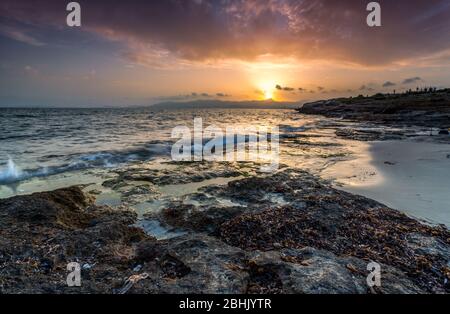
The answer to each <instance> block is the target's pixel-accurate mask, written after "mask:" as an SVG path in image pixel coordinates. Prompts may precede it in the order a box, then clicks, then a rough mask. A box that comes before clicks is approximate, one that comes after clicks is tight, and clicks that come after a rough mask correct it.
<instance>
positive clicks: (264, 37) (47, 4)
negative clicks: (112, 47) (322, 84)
mask: <svg viewBox="0 0 450 314" xmlns="http://www.w3.org/2000/svg"><path fill="white" fill-rule="evenodd" d="M79 2H80V4H81V8H82V25H83V26H82V27H81V28H80V29H79V30H77V31H88V32H94V33H96V34H98V35H100V36H102V37H104V38H106V39H109V40H114V41H119V42H122V43H123V44H124V46H125V50H127V53H125V54H123V55H124V56H128V57H129V58H134V59H136V60H140V62H143V63H146V64H148V65H149V66H152V65H153V64H154V61H153V59H155V58H156V59H157V58H159V57H161V56H163V57H165V58H168V57H170V58H173V59H174V60H177V61H179V62H184V61H196V62H209V61H211V60H224V59H227V60H244V61H253V60H257V59H258V58H260V57H261V56H268V55H269V56H273V57H274V58H283V57H293V58H296V59H297V60H334V61H336V62H343V63H352V64H359V65H364V66H378V65H387V64H393V63H396V62H399V61H404V60H414V59H417V58H419V57H425V56H428V55H430V54H435V53H438V52H441V51H445V50H448V49H449V48H450V32H448V27H449V20H450V6H448V5H445V3H446V0H445V1H444V0H427V1H423V0H396V1H387V0H380V4H381V6H382V8H383V17H382V19H383V27H381V28H378V29H376V30H374V29H373V28H370V27H367V26H366V25H365V20H366V16H367V11H366V10H365V6H364V5H362V4H361V1H360V0H348V1H335V0H310V1H298V0H280V1H276V0H269V1H260V0H234V1H225V0H224V1H217V0H202V1H200V0H192V1H191V0H171V1H141V0H129V1H119V0H109V1H106V0H98V1H87V0H80V1H79ZM38 4H39V5H38ZM65 4H66V3H64V2H61V1H60V0H41V1H39V2H36V1H25V0H2V1H1V3H0V18H3V19H8V20H10V21H14V22H17V23H23V24H28V25H39V26H45V27H47V26H50V27H53V28H54V29H64V28H65V17H66V14H67V12H66V11H65ZM406 7H407V8H408V9H407V10H405V8H406ZM436 8H439V10H437V9H436ZM106 12H107V13H106ZM3 33H5V32H3ZM6 36H9V37H10V38H15V39H16V40H19V41H22V42H27V43H29V44H33V45H40V44H43V43H42V42H40V41H39V40H37V39H35V37H34V36H33V34H31V33H23V32H9V33H7V34H6ZM249 42H251V43H252V44H251V45H249V44H248V43H249ZM155 52H156V53H155ZM161 53H162V54H161Z"/></svg>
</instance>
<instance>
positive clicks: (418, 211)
mask: <svg viewBox="0 0 450 314" xmlns="http://www.w3.org/2000/svg"><path fill="white" fill-rule="evenodd" d="M353 157H354V158H353V159H351V160H348V161H344V162H340V163H337V164H335V165H333V166H331V167H329V168H328V169H326V170H325V171H324V172H323V176H324V177H326V178H334V179H336V180H335V183H336V185H337V186H338V187H339V188H341V189H343V190H345V191H347V192H350V193H355V194H359V195H363V196H366V197H369V198H372V199H375V200H377V201H379V202H381V203H384V204H386V205H388V206H389V207H392V208H396V209H399V210H401V211H403V212H405V213H406V214H408V215H410V216H412V217H415V218H418V219H422V220H425V221H428V222H431V223H440V224H445V225H447V226H450V218H449V217H450V215H449V214H450V179H449V178H450V144H443V143H436V142H435V138H430V137H422V138H418V139H414V140H407V141H376V142H368V143H365V145H361V146H358V148H357V149H356V150H355V151H354V156H353Z"/></svg>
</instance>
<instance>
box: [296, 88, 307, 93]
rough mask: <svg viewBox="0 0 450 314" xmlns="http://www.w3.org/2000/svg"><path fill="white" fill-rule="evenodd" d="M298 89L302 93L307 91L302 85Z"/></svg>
mask: <svg viewBox="0 0 450 314" xmlns="http://www.w3.org/2000/svg"><path fill="white" fill-rule="evenodd" d="M298 91H299V92H300V93H305V92H306V91H307V90H306V89H304V88H302V87H299V88H298Z"/></svg>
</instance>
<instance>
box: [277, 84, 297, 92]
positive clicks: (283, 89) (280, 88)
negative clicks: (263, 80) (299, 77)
mask: <svg viewBox="0 0 450 314" xmlns="http://www.w3.org/2000/svg"><path fill="white" fill-rule="evenodd" d="M275 88H276V89H278V90H281V91H285V92H293V91H294V90H295V88H293V87H287V86H285V87H283V86H281V85H276V86H275Z"/></svg>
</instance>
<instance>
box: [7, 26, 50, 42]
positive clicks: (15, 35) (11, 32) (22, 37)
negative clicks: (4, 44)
mask: <svg viewBox="0 0 450 314" xmlns="http://www.w3.org/2000/svg"><path fill="white" fill-rule="evenodd" d="M0 34H1V35H3V36H6V37H8V38H11V39H13V40H16V41H19V42H22V43H25V44H28V45H31V46H37V47H39V46H44V45H45V44H44V43H43V42H41V41H39V40H38V39H36V38H34V37H32V36H30V35H28V34H27V33H26V32H25V31H23V30H21V29H19V28H14V27H10V26H7V25H1V24H0Z"/></svg>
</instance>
